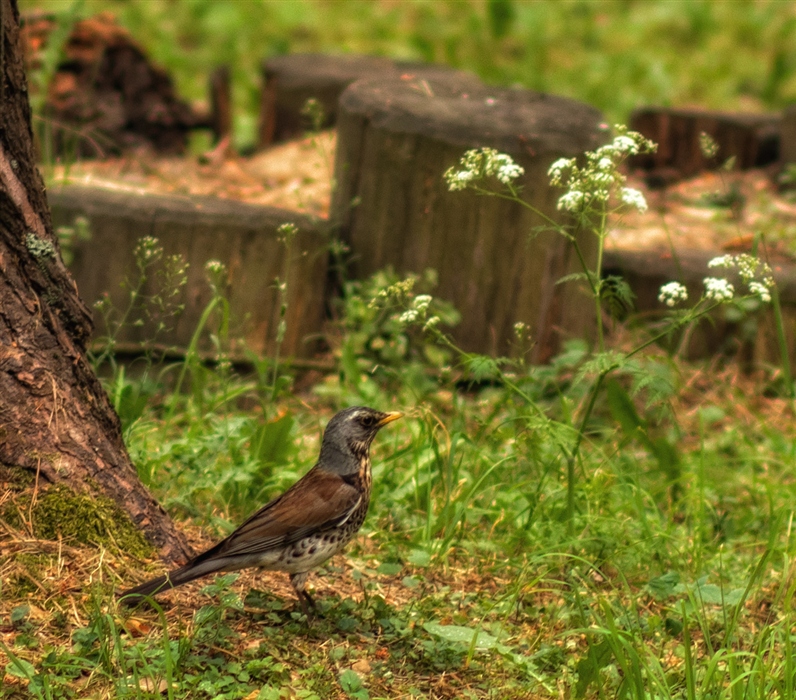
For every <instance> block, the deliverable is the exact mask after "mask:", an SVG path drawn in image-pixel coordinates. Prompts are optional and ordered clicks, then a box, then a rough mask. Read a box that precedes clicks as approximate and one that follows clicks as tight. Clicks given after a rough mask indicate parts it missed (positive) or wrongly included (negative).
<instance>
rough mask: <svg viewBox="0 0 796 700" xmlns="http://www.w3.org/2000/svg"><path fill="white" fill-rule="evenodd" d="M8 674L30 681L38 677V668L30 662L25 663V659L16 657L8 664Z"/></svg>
mask: <svg viewBox="0 0 796 700" xmlns="http://www.w3.org/2000/svg"><path fill="white" fill-rule="evenodd" d="M6 674H7V675H9V676H13V677H14V678H24V679H25V680H27V681H30V680H33V677H34V676H35V675H36V668H35V667H34V666H33V664H32V663H30V661H25V659H20V658H19V657H18V656H15V657H13V659H12V660H11V661H10V662H9V663H7V664H6Z"/></svg>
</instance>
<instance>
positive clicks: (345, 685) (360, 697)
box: [338, 668, 370, 700]
mask: <svg viewBox="0 0 796 700" xmlns="http://www.w3.org/2000/svg"><path fill="white" fill-rule="evenodd" d="M338 680H339V681H340V687H341V688H342V689H343V692H344V693H345V694H346V695H348V697H350V698H356V699H357V700H368V698H369V697H370V694H369V693H368V691H367V689H366V688H364V687H363V686H362V679H361V678H360V677H359V674H358V673H357V672H356V671H353V670H351V669H350V668H349V669H346V670H345V671H343V672H342V673H341V674H340V676H339V677H338Z"/></svg>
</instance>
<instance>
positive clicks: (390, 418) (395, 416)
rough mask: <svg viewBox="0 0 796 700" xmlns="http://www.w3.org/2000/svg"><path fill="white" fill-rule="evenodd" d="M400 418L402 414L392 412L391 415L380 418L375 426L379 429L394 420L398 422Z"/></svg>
mask: <svg viewBox="0 0 796 700" xmlns="http://www.w3.org/2000/svg"><path fill="white" fill-rule="evenodd" d="M402 416H403V413H401V412H400V411H392V412H391V413H388V414H387V415H386V416H384V418H382V419H381V420H380V421H379V422H378V423H376V425H377V426H378V427H379V428H381V427H383V426H385V425H387V423H392V422H393V421H394V420H398V419H399V418H401V417H402Z"/></svg>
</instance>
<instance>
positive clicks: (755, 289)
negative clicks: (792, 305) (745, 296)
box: [749, 282, 771, 304]
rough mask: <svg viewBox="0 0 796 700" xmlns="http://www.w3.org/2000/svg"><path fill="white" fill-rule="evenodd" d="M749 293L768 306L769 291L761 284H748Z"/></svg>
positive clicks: (769, 299)
mask: <svg viewBox="0 0 796 700" xmlns="http://www.w3.org/2000/svg"><path fill="white" fill-rule="evenodd" d="M749 291H750V292H751V293H752V294H756V295H757V296H759V297H760V301H762V302H763V303H764V304H768V303H769V302H770V301H771V291H770V290H769V288H768V287H767V286H766V285H765V284H763V283H762V282H750V283H749Z"/></svg>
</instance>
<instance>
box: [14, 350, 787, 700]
mask: <svg viewBox="0 0 796 700" xmlns="http://www.w3.org/2000/svg"><path fill="white" fill-rule="evenodd" d="M613 340H614V341H615V342H617V343H619V344H620V345H621V343H622V342H623V341H622V338H614V339H613ZM582 357H583V354H582V350H581V351H579V349H578V348H577V347H574V348H570V349H569V353H568V354H567V355H564V356H562V357H561V358H559V360H558V361H557V362H556V363H555V364H554V365H553V367H551V368H534V369H532V370H529V371H528V373H527V376H526V377H525V378H523V386H524V388H525V390H526V391H528V392H532V393H533V396H534V398H535V400H537V401H538V402H539V405H540V406H541V407H543V408H544V410H545V411H546V412H547V413H548V415H550V416H552V417H556V416H558V415H560V413H561V412H563V411H568V410H571V409H572V402H579V401H583V399H584V398H585V396H586V393H585V392H586V389H587V388H588V387H585V386H581V387H579V386H578V385H579V383H581V384H582V383H583V382H582V381H580V382H579V380H578V379H577V376H576V374H577V367H578V364H579V362H580V361H582ZM645 360H646V361H648V362H650V363H653V362H654V365H655V367H656V368H657V370H656V371H657V372H658V374H659V375H660V380H661V381H662V382H665V383H667V384H669V385H670V389H669V393H668V398H667V400H666V401H665V402H663V403H660V404H658V406H657V407H655V408H654V410H653V409H647V408H646V407H645V394H644V393H643V392H642V393H641V394H639V395H638V396H637V400H636V401H634V403H635V405H636V408H637V410H638V411H639V413H640V414H641V415H643V416H645V417H646V418H648V419H649V420H650V423H652V422H653V419H654V420H655V425H656V428H657V429H658V430H660V431H662V432H664V433H666V434H668V435H669V436H670V437H671V439H672V441H673V443H674V444H675V445H676V447H677V450H678V451H679V455H680V469H681V471H680V475H679V477H678V481H677V483H678V485H679V494H680V495H679V496H678V497H677V500H673V497H672V494H673V491H672V489H671V486H672V484H671V480H670V478H669V476H668V475H667V474H666V473H665V472H663V470H662V469H661V468H660V467H659V465H658V464H657V463H656V461H655V459H654V458H653V457H652V455H651V454H650V452H649V450H648V449H647V448H646V447H645V443H644V442H643V441H638V440H635V439H634V438H633V436H631V435H628V434H626V432H625V431H624V430H623V429H622V427H621V425H620V423H619V422H617V421H616V420H615V419H614V418H613V417H612V413H611V406H610V405H609V402H608V401H607V400H601V401H599V402H598V405H597V406H596V408H595V414H594V418H593V420H592V424H591V426H590V429H589V431H588V435H587V439H586V440H585V444H584V447H583V450H582V458H581V461H580V463H579V469H580V473H579V475H578V476H579V478H578V481H577V490H576V504H577V512H576V516H575V527H574V532H573V534H571V535H570V534H569V529H568V527H567V484H566V473H565V464H564V460H562V457H561V455H560V454H558V453H557V450H556V449H555V447H554V446H553V445H552V444H551V443H550V441H549V440H545V439H542V438H540V436H539V435H536V434H534V432H533V431H530V430H529V429H528V421H527V417H526V416H524V414H523V411H522V410H521V407H518V404H517V403H516V402H515V401H513V400H511V398H510V397H508V396H507V395H506V393H504V391H503V390H501V389H498V388H494V387H493V388H490V387H488V386H487V387H480V388H478V387H475V386H470V387H469V388H468V386H467V384H462V381H463V380H465V379H466V376H465V375H463V374H461V373H460V372H459V371H454V372H453V374H452V375H450V376H449V378H447V379H442V378H437V379H436V380H433V381H428V380H427V381H426V382H425V383H424V384H423V387H422V388H418V386H412V385H411V384H410V383H409V382H403V383H402V382H400V381H399V380H398V379H396V378H395V376H394V375H392V374H390V373H389V372H387V371H384V372H377V373H376V375H375V376H373V375H365V376H363V377H359V378H358V381H357V382H351V381H348V380H347V379H346V377H345V375H342V378H341V376H339V375H334V376H329V377H327V378H326V379H325V381H323V382H321V383H320V384H317V385H316V386H314V387H313V388H312V389H310V390H309V391H306V392H302V393H298V394H295V395H291V394H285V393H282V394H281V396H280V398H279V400H278V403H277V405H271V404H261V403H260V402H259V399H258V392H260V391H264V392H270V390H271V387H270V384H269V383H268V382H266V384H265V385H263V386H258V381H257V380H256V379H253V378H252V379H249V380H246V379H245V378H238V377H234V376H231V375H229V374H227V373H224V372H212V371H210V370H207V369H206V368H204V369H202V370H201V371H202V373H203V376H202V382H201V385H202V395H201V397H198V396H197V394H196V393H189V394H182V395H174V394H171V393H169V391H168V390H167V388H166V386H157V385H156V384H153V383H152V382H149V383H148V384H147V385H148V386H149V387H150V389H149V393H148V394H147V397H148V401H147V406H146V409H145V410H144V411H143V412H142V413H141V414H140V415H139V416H138V417H137V418H135V419H134V420H132V421H131V422H129V423H127V424H126V425H125V435H126V439H127V443H128V445H129V447H130V451H131V454H132V455H133V458H134V460H135V462H136V464H137V467H138V470H139V473H140V475H141V477H142V479H144V481H145V482H146V483H147V484H148V485H149V486H150V488H152V489H153V491H154V492H155V493H156V495H157V496H158V498H159V499H160V500H161V501H162V502H163V503H164V504H165V505H166V507H167V508H168V509H169V510H170V512H172V513H173V514H174V515H175V516H176V517H178V518H182V519H186V518H187V519H188V520H187V523H186V524H187V526H188V531H189V533H190V535H191V537H192V539H193V541H194V544H195V545H196V546H206V545H207V544H209V543H210V542H211V541H212V540H213V539H214V538H216V537H218V536H220V535H222V534H224V533H226V532H228V531H229V530H230V529H231V527H232V526H233V524H234V523H235V522H238V521H240V520H241V518H242V517H244V516H245V515H246V513H248V512H249V511H251V510H252V509H253V508H255V507H256V506H257V505H258V504H260V503H262V502H263V501H264V500H266V499H267V498H268V497H270V496H272V495H273V494H275V493H278V492H279V491H280V490H282V489H283V488H285V487H286V486H287V485H288V484H289V483H291V482H292V481H293V480H294V479H295V478H297V477H298V476H299V475H300V474H301V473H303V471H304V470H305V469H306V468H307V467H308V466H309V465H311V464H312V462H313V460H314V458H315V456H316V453H317V449H318V444H319V437H320V434H321V427H322V424H323V422H324V421H325V420H326V419H327V418H328V417H329V416H330V415H331V414H332V413H333V412H334V410H336V409H337V408H338V407H341V406H343V405H349V404H352V403H369V404H372V405H376V406H380V407H383V408H398V407H400V408H402V409H407V410H408V415H407V417H406V419H405V420H403V421H400V422H398V423H396V424H394V425H391V426H390V429H389V430H385V431H383V432H382V433H381V434H380V435H379V437H378V439H377V442H376V444H375V445H374V449H373V452H374V463H375V467H374V494H373V502H372V509H371V513H370V514H369V517H368V520H367V522H366V524H365V527H364V529H363V534H362V535H361V536H360V537H359V538H358V540H357V542H356V544H354V546H352V547H351V548H350V550H349V552H348V553H347V554H346V555H345V556H339V557H337V558H335V559H334V560H333V561H332V562H330V563H329V564H328V565H327V566H326V567H325V569H324V570H322V571H321V572H320V575H318V576H316V577H314V578H313V583H314V585H315V587H316V593H317V594H318V595H317V597H318V598H319V599H320V601H321V609H322V612H323V617H322V618H320V619H318V620H317V621H315V622H314V623H313V624H311V625H308V624H307V622H306V621H305V620H304V618H303V617H301V615H300V613H299V612H298V611H297V610H296V608H295V607H294V604H295V601H294V600H293V595H292V593H291V592H290V589H289V586H288V584H287V580H286V577H285V576H283V575H280V574H261V575H259V576H258V575H257V574H255V573H251V572H247V573H245V574H243V575H241V576H240V578H237V579H236V576H235V575H231V576H225V577H222V578H220V579H216V581H215V582H213V581H205V582H197V583H195V584H192V585H190V586H186V587H185V588H184V589H180V590H179V591H176V592H175V593H173V594H171V595H170V596H168V597H166V598H164V600H163V606H164V607H163V609H162V610H155V611H153V612H146V611H137V612H134V613H130V612H128V611H124V610H121V609H118V608H117V606H116V604H115V602H114V601H113V597H112V593H113V590H114V589H118V588H121V587H123V586H125V585H128V584H130V583H132V582H135V581H138V580H141V579H143V578H144V577H145V576H147V575H150V574H152V573H154V572H156V571H159V570H160V566H159V565H158V563H157V562H151V563H149V562H146V561H143V560H137V559H135V558H132V557H130V556H129V555H127V554H125V553H124V552H119V551H118V550H116V549H115V548H114V547H113V545H112V544H105V545H104V546H98V547H91V546H85V545H76V544H74V543H70V542H69V541H63V540H58V541H43V540H36V539H34V538H31V537H30V536H29V535H28V534H27V533H26V532H25V531H24V528H19V529H10V528H8V527H6V528H5V530H4V532H5V536H4V538H3V540H2V543H1V544H0V548H1V549H0V552H2V555H1V556H0V570H2V580H3V584H2V586H3V587H2V594H1V595H0V642H1V643H2V646H0V655H2V656H4V657H5V661H2V660H0V668H2V666H5V671H6V676H5V679H4V683H3V686H2V690H1V691H0V697H3V698H21V697H31V696H33V697H43V698H50V697H53V698H58V697H122V698H128V697H129V698H146V697H155V696H161V695H165V696H167V697H175V698H184V697H192V698H193V697H200V698H201V697H208V698H211V697H213V698H215V697H224V698H227V697H228V698H247V697H251V698H255V697H259V698H277V697H294V696H295V697H318V698H327V697H354V698H366V697H372V698H381V697H384V698H393V697H412V696H417V697H438V698H444V697H474V698H476V697H477V698H488V697H492V698H514V697H516V698H526V697H542V698H543V697H551V698H552V697H559V696H560V694H561V693H563V694H564V696H571V697H580V696H585V697H616V696H624V697H639V698H640V697H665V698H668V697H673V698H674V697H684V698H703V697H716V698H724V697H726V698H737V697H767V698H769V697H781V698H790V697H793V691H792V687H793V682H794V675H793V668H792V655H791V641H790V626H791V624H792V623H793V622H796V620H794V619H792V612H791V610H792V607H793V595H794V590H795V589H794V584H793V577H792V575H791V565H790V558H791V557H792V555H793V553H794V542H793V533H792V525H793V522H792V521H793V503H794V502H796V493H795V491H796V483H794V479H793V475H792V464H793V458H794V435H793V428H792V420H793V416H792V403H791V402H790V401H789V400H786V399H780V398H766V397H764V396H762V395H761V394H760V391H759V387H760V386H761V384H762V382H763V381H764V380H765V374H764V373H761V374H760V375H758V376H753V377H747V376H743V375H740V374H738V373H737V372H736V370H735V369H734V368H733V367H732V366H727V367H724V368H720V367H718V366H708V367H704V368H695V367H688V366H685V365H681V364H678V363H675V362H673V361H670V360H667V359H666V358H665V357H659V356H656V354H655V353H653V352H651V353H650V354H648V355H647V356H645ZM359 361H360V362H361V363H362V364H363V365H364V361H365V358H359ZM198 369H199V368H198V367H194V368H189V370H188V373H187V374H188V377H189V378H190V379H191V380H193V379H194V377H193V376H192V372H193V370H198ZM407 376H411V375H407ZM129 377H130V375H129V374H128V375H126V379H125V381H128V382H129V381H132V380H130V378H129ZM136 381H138V380H136ZM140 383H141V384H144V382H140ZM230 397H234V400H230ZM647 398H648V397H647ZM262 405H265V406H266V409H267V413H264V411H263V409H262V408H260V407H259V406H262ZM675 417H676V418H675ZM264 426H271V427H272V428H273V429H272V431H271V433H272V434H271V437H272V439H271V441H270V442H269V443H268V444H270V445H271V446H272V449H271V450H270V451H268V450H265V451H262V450H261V451H260V452H254V451H253V445H255V444H259V445H260V446H261V445H262V441H261V442H260V443H257V442H256V440H254V439H253V438H254V437H255V436H259V437H262V434H263V433H264V432H268V431H267V430H265V429H264ZM274 426H278V429H277V428H276V427H274ZM275 435H279V436H281V437H279V438H276V437H274V436H275ZM266 455H270V458H269V457H266ZM190 523H195V524H194V525H191V524H190ZM198 525H201V526H202V527H201V529H200V528H199V527H198ZM288 688H290V689H291V690H290V691H288ZM291 693H293V695H291Z"/></svg>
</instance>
